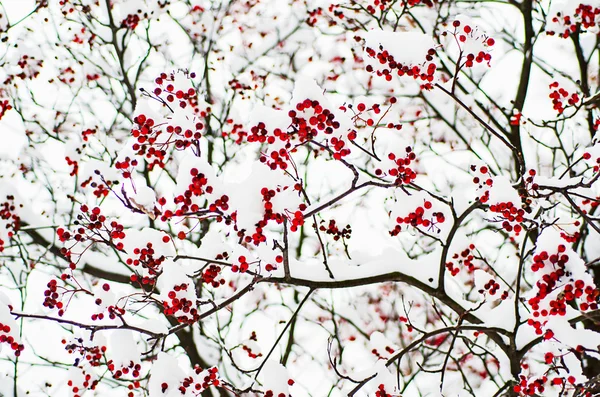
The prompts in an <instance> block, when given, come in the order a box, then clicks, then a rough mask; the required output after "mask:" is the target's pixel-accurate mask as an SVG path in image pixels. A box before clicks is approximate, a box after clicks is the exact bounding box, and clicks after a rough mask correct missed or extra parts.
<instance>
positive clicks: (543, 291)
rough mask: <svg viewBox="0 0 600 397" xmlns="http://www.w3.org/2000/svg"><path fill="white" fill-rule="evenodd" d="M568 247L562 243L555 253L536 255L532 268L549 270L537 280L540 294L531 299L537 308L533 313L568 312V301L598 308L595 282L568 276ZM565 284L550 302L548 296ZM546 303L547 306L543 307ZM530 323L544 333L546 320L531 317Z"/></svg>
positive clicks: (534, 315) (556, 313) (540, 315)
mask: <svg viewBox="0 0 600 397" xmlns="http://www.w3.org/2000/svg"><path fill="white" fill-rule="evenodd" d="M565 252H566V247H565V246H564V245H562V244H561V245H559V246H558V247H557V251H556V253H554V254H549V253H548V251H542V252H540V253H538V254H536V255H535V256H534V257H533V264H532V265H531V270H532V271H533V272H539V271H542V272H544V273H545V274H544V275H543V276H541V279H540V280H538V281H537V282H536V287H537V293H536V296H534V297H532V298H530V299H529V301H528V303H529V305H530V306H531V308H532V310H533V317H534V318H538V317H542V318H546V317H548V316H564V315H565V314H566V311H567V305H568V304H572V303H573V302H574V301H575V300H578V301H579V302H580V303H579V309H580V310H582V311H586V310H596V309H597V308H598V303H597V302H598V297H599V296H600V290H598V289H597V288H595V287H594V286H592V285H586V284H585V282H584V281H583V280H573V279H568V280H565V279H564V277H566V276H568V274H567V271H566V270H565V266H566V264H567V262H568V261H569V255H568V254H566V253H565ZM559 287H562V291H561V292H560V293H559V294H558V295H557V296H556V297H555V298H554V299H551V300H550V301H549V302H543V301H544V299H545V298H546V297H547V296H548V295H549V294H550V293H551V292H552V291H554V290H555V289H556V288H559ZM542 303H544V306H543V307H542ZM528 324H529V325H531V326H533V327H534V328H536V333H537V334H538V335H541V334H542V333H543V331H542V324H541V323H540V322H539V321H536V320H533V319H529V320H528Z"/></svg>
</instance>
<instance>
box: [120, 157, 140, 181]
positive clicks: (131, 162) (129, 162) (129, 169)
mask: <svg viewBox="0 0 600 397" xmlns="http://www.w3.org/2000/svg"><path fill="white" fill-rule="evenodd" d="M137 165H138V161H137V159H131V158H129V156H127V157H125V159H124V160H123V161H117V162H115V168H116V169H118V170H120V171H121V175H123V178H125V179H129V178H131V174H132V173H133V169H134V168H135V167H137Z"/></svg>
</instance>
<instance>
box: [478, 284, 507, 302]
mask: <svg viewBox="0 0 600 397" xmlns="http://www.w3.org/2000/svg"><path fill="white" fill-rule="evenodd" d="M499 289H500V284H498V283H497V282H496V280H494V279H490V280H489V281H488V282H487V283H485V284H484V285H483V289H480V290H479V291H478V292H479V293H480V294H484V293H486V292H487V293H489V294H490V295H496V292H498V290H499ZM502 296H503V299H506V296H508V295H507V293H503V294H502Z"/></svg>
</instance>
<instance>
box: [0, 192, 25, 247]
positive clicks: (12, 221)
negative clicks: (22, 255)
mask: <svg viewBox="0 0 600 397" xmlns="http://www.w3.org/2000/svg"><path fill="white" fill-rule="evenodd" d="M21 207H22V205H21ZM16 209H17V206H16V205H15V197H14V196H12V195H7V196H6V201H5V202H3V203H2V204H0V220H1V221H0V226H1V227H2V229H3V230H0V233H1V234H0V252H2V251H4V245H5V244H6V241H5V240H3V239H2V236H4V233H6V236H7V237H8V238H9V239H11V238H13V236H14V235H15V233H16V232H18V231H19V228H20V227H21V218H20V217H19V216H18V215H17V214H16Z"/></svg>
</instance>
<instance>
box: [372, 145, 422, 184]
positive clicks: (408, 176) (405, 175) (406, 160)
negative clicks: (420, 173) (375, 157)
mask: <svg viewBox="0 0 600 397" xmlns="http://www.w3.org/2000/svg"><path fill="white" fill-rule="evenodd" d="M405 150H406V155H405V156H404V157H399V156H397V155H396V154H394V153H390V154H388V159H389V160H391V161H393V163H394V166H392V167H391V168H389V169H388V170H387V175H389V176H392V177H394V178H396V179H395V181H394V183H395V184H396V185H398V186H400V185H402V184H405V185H406V184H409V183H411V182H412V181H414V180H415V179H416V178H417V173H416V172H415V171H413V169H412V168H411V167H410V164H411V163H412V162H413V161H415V160H416V158H417V155H416V154H415V152H413V150H412V148H411V147H410V146H407V147H406V149H405ZM375 175H377V176H382V175H384V172H383V171H382V170H381V169H380V168H377V169H375Z"/></svg>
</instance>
